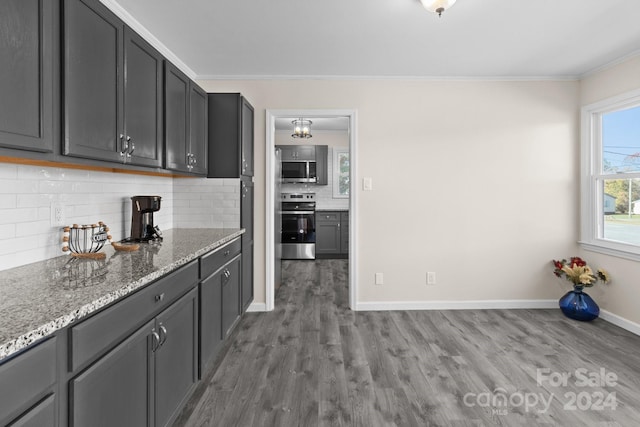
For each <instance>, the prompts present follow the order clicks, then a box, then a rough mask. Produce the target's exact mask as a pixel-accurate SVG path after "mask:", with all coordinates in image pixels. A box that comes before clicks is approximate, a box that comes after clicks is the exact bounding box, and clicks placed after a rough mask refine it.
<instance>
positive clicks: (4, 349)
mask: <svg viewBox="0 0 640 427" xmlns="http://www.w3.org/2000/svg"><path fill="white" fill-rule="evenodd" d="M242 233H244V229H239V228H231V229H220V228H200V229H172V230H167V231H165V232H164V233H163V240H162V242H157V243H141V244H140V249H139V250H137V251H133V252H125V251H115V250H114V249H113V247H112V246H111V245H105V247H104V248H103V249H102V252H105V253H106V258H105V259H102V260H90V259H79V258H73V257H72V256H70V255H65V256H60V257H57V258H52V259H49V260H46V261H40V262H35V263H33V264H28V265H24V266H21V267H16V268H12V269H9V270H4V271H0V362H2V360H3V359H4V358H6V357H8V356H11V355H12V354H14V353H16V352H18V351H20V350H22V349H23V348H25V347H27V346H29V345H30V344H32V343H34V342H36V341H38V340H40V339H42V338H44V337H46V336H49V335H51V334H53V333H54V332H55V331H57V330H59V329H62V328H64V327H65V326H67V325H69V324H71V323H74V322H77V321H79V320H81V319H83V318H84V317H86V316H88V315H90V314H92V313H93V312H95V311H97V310H99V309H100V308H102V307H104V306H106V305H108V304H110V303H112V302H113V301H115V300H117V299H120V298H122V297H124V296H126V295H128V294H130V293H132V292H134V291H135V290H137V289H139V288H141V287H143V286H145V285H147V284H149V283H151V282H153V281H155V280H156V279H159V278H160V277H162V276H164V275H166V274H168V273H170V272H171V271H173V270H176V269H177V268H179V267H181V266H182V265H185V264H187V263H188V262H189V261H192V260H194V259H196V258H198V257H199V256H201V255H203V254H205V253H207V252H209V251H211V250H213V249H215V248H217V247H219V246H222V245H224V244H225V243H227V242H229V241H231V240H233V239H235V238H236V237H238V236H240V235H241V234H242Z"/></svg>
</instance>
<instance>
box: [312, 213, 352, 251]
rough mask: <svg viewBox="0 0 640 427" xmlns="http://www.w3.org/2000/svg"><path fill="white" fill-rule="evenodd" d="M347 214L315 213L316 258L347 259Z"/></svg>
mask: <svg viewBox="0 0 640 427" xmlns="http://www.w3.org/2000/svg"><path fill="white" fill-rule="evenodd" d="M348 255H349V212H347V211H316V258H347V257H348Z"/></svg>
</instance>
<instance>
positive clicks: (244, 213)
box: [240, 179, 254, 240]
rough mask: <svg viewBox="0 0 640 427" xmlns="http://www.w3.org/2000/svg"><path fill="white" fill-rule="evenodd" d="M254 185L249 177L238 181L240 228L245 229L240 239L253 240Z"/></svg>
mask: <svg viewBox="0 0 640 427" xmlns="http://www.w3.org/2000/svg"><path fill="white" fill-rule="evenodd" d="M253 190H254V186H253V182H251V180H250V179H242V180H241V181H240V193H241V194H242V197H240V228H244V229H245V230H246V231H245V233H244V234H243V235H242V239H243V240H244V239H248V240H253V203H254V194H253Z"/></svg>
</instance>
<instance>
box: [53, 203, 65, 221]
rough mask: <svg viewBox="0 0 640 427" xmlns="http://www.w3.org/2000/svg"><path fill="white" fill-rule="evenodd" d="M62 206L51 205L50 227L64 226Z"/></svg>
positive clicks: (58, 204) (60, 204)
mask: <svg viewBox="0 0 640 427" xmlns="http://www.w3.org/2000/svg"><path fill="white" fill-rule="evenodd" d="M64 221H65V218H64V205H63V204H62V203H56V202H54V203H51V226H52V227H61V226H63V225H64Z"/></svg>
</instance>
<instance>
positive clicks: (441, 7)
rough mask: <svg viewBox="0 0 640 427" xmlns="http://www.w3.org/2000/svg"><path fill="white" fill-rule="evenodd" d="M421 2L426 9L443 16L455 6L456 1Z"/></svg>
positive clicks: (421, 0)
mask: <svg viewBox="0 0 640 427" xmlns="http://www.w3.org/2000/svg"><path fill="white" fill-rule="evenodd" d="M420 2H421V3H422V6H424V8H425V9H427V10H429V11H431V12H433V13H437V14H438V16H442V12H444V11H445V10H447V9H449V8H450V7H451V6H453V4H454V3H455V2H456V0H420Z"/></svg>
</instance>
